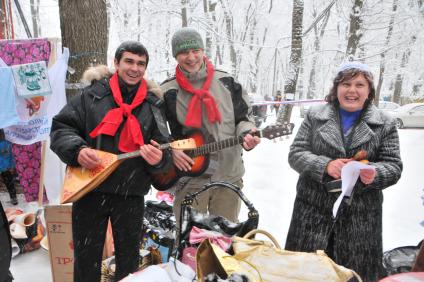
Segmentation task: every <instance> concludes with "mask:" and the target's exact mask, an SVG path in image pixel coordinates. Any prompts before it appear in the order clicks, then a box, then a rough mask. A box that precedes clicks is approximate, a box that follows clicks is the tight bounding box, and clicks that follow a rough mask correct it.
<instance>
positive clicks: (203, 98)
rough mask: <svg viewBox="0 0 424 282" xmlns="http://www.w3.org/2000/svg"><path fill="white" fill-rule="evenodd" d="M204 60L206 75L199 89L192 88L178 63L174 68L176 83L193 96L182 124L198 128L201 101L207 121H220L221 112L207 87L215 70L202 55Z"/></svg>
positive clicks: (200, 124) (200, 119)
mask: <svg viewBox="0 0 424 282" xmlns="http://www.w3.org/2000/svg"><path fill="white" fill-rule="evenodd" d="M204 61H205V64H206V74H207V76H206V81H205V83H204V84H203V86H202V88H200V89H194V88H193V86H192V85H191V83H190V81H189V80H188V79H187V78H186V77H185V76H184V74H183V72H182V71H181V70H180V66H179V65H178V66H177V68H176V70H175V74H176V77H177V83H178V85H179V86H180V87H181V88H182V89H184V90H185V91H187V92H188V93H190V94H193V97H191V100H190V103H189V105H188V110H187V116H186V119H185V121H184V125H186V126H191V127H196V128H200V127H201V126H202V103H203V105H205V109H206V114H207V116H208V120H209V122H210V123H213V122H217V121H218V122H221V113H220V112H219V110H218V105H217V104H216V101H215V98H214V97H213V96H212V94H211V93H210V92H209V87H210V86H211V83H212V78H213V74H214V72H215V71H214V68H213V65H212V64H211V63H210V62H209V60H208V58H206V57H204Z"/></svg>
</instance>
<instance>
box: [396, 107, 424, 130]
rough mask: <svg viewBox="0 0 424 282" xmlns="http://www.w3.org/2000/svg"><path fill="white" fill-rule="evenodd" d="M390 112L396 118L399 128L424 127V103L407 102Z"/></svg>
mask: <svg viewBox="0 0 424 282" xmlns="http://www.w3.org/2000/svg"><path fill="white" fill-rule="evenodd" d="M388 113H389V114H390V115H391V116H393V117H394V118H395V119H396V126H397V127H398V128H404V127H424V103H412V104H406V105H404V106H401V107H399V108H397V109H396V110H394V111H390V112H388Z"/></svg>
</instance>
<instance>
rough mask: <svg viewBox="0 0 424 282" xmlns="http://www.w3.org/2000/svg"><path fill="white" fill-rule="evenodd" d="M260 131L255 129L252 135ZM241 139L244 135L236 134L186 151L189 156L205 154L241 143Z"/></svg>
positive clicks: (258, 133)
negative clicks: (236, 135)
mask: <svg viewBox="0 0 424 282" xmlns="http://www.w3.org/2000/svg"><path fill="white" fill-rule="evenodd" d="M260 133H261V132H260V131H257V132H255V133H254V135H257V136H259V137H260V136H261V134H260ZM251 134H252V133H251ZM243 141H244V137H243V136H238V137H233V138H228V139H225V140H221V141H217V142H212V143H208V144H204V145H202V146H199V147H197V148H195V149H190V150H187V151H186V152H188V154H189V155H190V156H191V157H197V156H202V155H206V154H209V153H212V152H216V151H220V150H223V149H225V148H229V147H233V146H236V145H239V144H242V143H243Z"/></svg>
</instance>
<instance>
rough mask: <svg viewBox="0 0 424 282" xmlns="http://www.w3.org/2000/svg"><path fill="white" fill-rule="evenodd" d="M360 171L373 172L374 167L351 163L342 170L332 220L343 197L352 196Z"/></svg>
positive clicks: (355, 162)
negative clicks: (338, 193) (340, 186)
mask: <svg viewBox="0 0 424 282" xmlns="http://www.w3.org/2000/svg"><path fill="white" fill-rule="evenodd" d="M361 169H372V170H375V167H373V166H371V165H367V164H364V163H361V162H357V161H351V162H349V163H347V164H346V165H345V166H344V167H343V168H342V177H341V179H342V193H341V194H340V196H339V197H338V198H337V200H336V202H335V203H334V206H333V217H334V218H336V215H337V211H338V210H339V207H340V204H341V202H342V200H343V197H345V196H347V197H350V195H352V191H353V187H354V186H355V183H356V181H357V180H358V177H359V173H360V170H361Z"/></svg>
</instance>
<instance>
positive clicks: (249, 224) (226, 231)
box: [177, 182, 259, 265]
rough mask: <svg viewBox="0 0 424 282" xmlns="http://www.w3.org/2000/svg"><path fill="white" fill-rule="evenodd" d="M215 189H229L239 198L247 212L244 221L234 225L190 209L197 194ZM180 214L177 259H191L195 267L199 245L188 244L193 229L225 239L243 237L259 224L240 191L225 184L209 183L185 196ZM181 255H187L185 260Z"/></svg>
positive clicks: (253, 209)
mask: <svg viewBox="0 0 424 282" xmlns="http://www.w3.org/2000/svg"><path fill="white" fill-rule="evenodd" d="M217 187H223V188H226V189H230V190H232V191H233V192H234V193H236V194H237V195H238V196H239V197H240V199H241V200H242V201H243V202H244V204H245V205H246V206H247V208H248V210H249V212H248V218H247V220H246V221H243V222H239V223H234V222H231V221H229V220H228V219H226V218H224V217H222V216H218V215H212V214H204V213H201V212H199V211H197V210H196V209H195V208H193V207H192V204H193V202H194V201H195V199H196V197H197V196H198V195H199V194H201V193H203V192H205V191H207V190H209V189H213V188H217ZM180 214H181V215H180V227H179V233H178V234H179V236H178V238H179V241H178V242H179V244H178V249H177V250H178V254H179V258H180V259H182V261H183V262H187V260H186V259H189V260H190V259H191V260H192V261H193V265H195V261H194V259H195V256H194V254H195V249H197V247H198V245H199V243H198V244H194V245H193V244H191V243H190V232H191V231H192V229H193V227H197V228H200V229H203V230H210V231H214V232H218V233H220V234H222V235H225V236H227V237H232V236H236V235H237V236H243V235H245V234H246V233H248V232H249V231H251V230H254V229H256V228H257V227H258V222H259V214H258V212H257V210H256V209H255V208H254V206H253V205H252V203H251V202H250V201H249V200H248V199H247V198H246V196H245V195H244V194H243V193H242V192H241V189H240V188H239V187H237V186H236V185H234V184H231V183H227V182H211V183H208V184H206V185H204V186H203V188H202V189H201V190H199V191H197V192H196V193H192V194H188V195H186V196H185V198H184V200H183V201H182V203H181V213H180ZM186 249H187V250H186ZM183 253H184V254H187V258H184V257H182V254H183Z"/></svg>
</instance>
